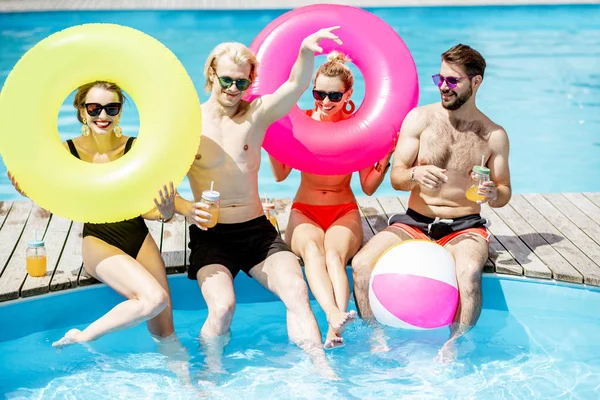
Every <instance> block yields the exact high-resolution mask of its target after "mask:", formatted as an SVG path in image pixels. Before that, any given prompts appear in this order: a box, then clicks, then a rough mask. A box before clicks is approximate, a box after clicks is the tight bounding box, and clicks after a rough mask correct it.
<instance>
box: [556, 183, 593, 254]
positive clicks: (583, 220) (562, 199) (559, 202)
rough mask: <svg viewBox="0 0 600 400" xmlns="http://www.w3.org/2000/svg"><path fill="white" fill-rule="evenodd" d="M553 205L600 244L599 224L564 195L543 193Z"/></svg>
mask: <svg viewBox="0 0 600 400" xmlns="http://www.w3.org/2000/svg"><path fill="white" fill-rule="evenodd" d="M544 197H545V198H546V200H548V201H549V202H550V203H551V204H552V205H553V206H554V207H556V208H557V209H558V210H559V211H560V212H561V213H563V214H564V215H565V216H566V217H567V218H569V219H570V220H571V221H572V222H573V223H574V224H575V225H576V226H577V227H578V228H579V229H581V230H582V231H584V232H585V233H586V234H587V235H588V236H589V237H590V238H592V240H594V241H595V242H596V244H600V225H598V224H597V223H596V222H595V221H593V220H592V219H591V218H590V217H589V216H588V215H586V214H585V213H584V212H583V211H581V210H580V209H579V208H578V207H577V206H576V205H575V204H573V203H572V202H571V201H570V200H569V199H568V198H567V197H566V196H564V195H562V194H560V193H557V194H546V195H544ZM587 202H588V203H589V205H591V206H592V207H593V208H597V207H596V206H595V205H594V204H593V203H591V202H589V201H587Z"/></svg>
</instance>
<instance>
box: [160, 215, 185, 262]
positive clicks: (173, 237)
mask: <svg viewBox="0 0 600 400" xmlns="http://www.w3.org/2000/svg"><path fill="white" fill-rule="evenodd" d="M186 229H187V223H186V220H185V217H184V216H182V215H179V214H177V215H176V216H175V217H173V219H172V220H171V221H169V222H168V223H166V224H164V225H163V235H162V256H163V260H164V261H165V266H166V268H167V273H168V274H172V273H179V272H185V265H186V259H185V257H186V246H187V243H186V233H185V230H186Z"/></svg>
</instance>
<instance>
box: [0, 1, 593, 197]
mask: <svg viewBox="0 0 600 400" xmlns="http://www.w3.org/2000/svg"><path fill="white" fill-rule="evenodd" d="M370 11H371V12H373V13H375V14H376V15H378V16H379V17H381V18H382V19H383V20H385V21H386V22H387V23H388V24H390V25H391V26H392V27H394V29H396V31H397V32H399V34H400V35H401V36H402V38H403V39H404V41H405V42H406V44H407V45H408V47H409V49H410V51H411V52H412V54H413V57H414V59H415V62H416V65H417V68H418V71H419V82H420V87H421V90H420V96H421V97H420V102H419V103H420V104H421V105H422V104H427V103H431V102H437V101H439V92H438V90H437V87H435V86H434V85H433V83H432V81H431V75H432V74H434V73H436V72H438V69H439V64H440V54H441V53H442V52H444V51H445V50H447V49H448V48H449V47H451V46H452V45H454V44H456V43H458V42H462V43H466V44H469V45H471V46H473V47H474V48H476V49H478V50H480V51H481V53H482V54H483V55H484V57H485V58H486V60H487V64H488V68H487V70H486V75H485V80H484V83H483V85H482V87H481V89H480V91H479V93H478V106H479V107H480V108H481V109H482V110H483V111H484V112H485V113H486V114H487V115H488V116H489V117H490V118H492V120H494V121H495V122H497V123H499V124H500V125H502V126H503V127H504V128H505V129H506V130H507V132H508V134H509V137H510V140H511V155H510V163H511V171H512V181H513V182H512V183H513V190H514V192H516V193H532V192H538V193H539V192H541V193H546V192H570V191H600V180H599V179H597V176H598V173H600V158H599V157H598V156H597V154H598V151H600V139H599V137H598V132H599V131H600V112H599V110H600V100H599V99H600V73H599V72H598V71H600V25H599V24H598V23H597V22H594V21H599V20H600V5H582V6H580V5H573V6H515V7H422V8H421V7H414V8H378V9H370ZM282 13H283V11H232V10H227V11H122V12H117V11H110V12H103V11H94V12H84V11H82V12H54V13H45V12H42V13H13V14H0V83H3V82H4V80H5V78H6V76H7V75H8V73H9V72H10V70H11V69H12V67H13V66H14V65H15V63H16V62H17V61H18V59H19V57H21V56H22V55H23V54H24V53H25V52H26V51H27V50H28V49H29V48H31V47H32V46H33V45H35V44H36V43H37V42H38V41H40V40H41V39H43V38H44V37H46V36H48V35H49V34H51V33H54V32H57V31H59V30H61V29H64V28H66V27H69V26H72V25H77V24H83V23H90V22H110V23H117V24H123V25H128V26H132V27H134V28H137V29H140V30H142V31H144V32H146V33H148V34H150V35H152V36H154V37H156V38H157V39H159V40H160V41H161V42H163V43H164V44H165V45H166V46H167V47H169V48H170V49H171V50H172V51H173V52H174V53H175V54H176V55H177V57H179V59H180V60H181V62H182V63H183V65H184V66H185V67H186V69H187V71H188V73H189V74H190V76H191V77H192V80H193V82H194V84H195V86H196V89H197V91H198V93H199V96H200V99H201V100H202V101H205V100H206V99H207V95H206V93H205V92H204V90H203V88H202V87H203V84H204V77H203V72H202V71H203V66H204V61H205V59H206V56H207V55H208V53H209V52H210V51H211V49H212V48H213V47H214V46H215V45H216V44H218V43H220V42H222V41H231V40H234V41H240V42H242V43H245V44H247V45H249V44H250V43H251V42H252V40H253V38H254V37H255V36H256V35H257V34H258V33H259V32H260V31H261V30H262V28H264V27H265V26H266V25H267V24H268V23H269V22H270V21H272V20H273V19H274V18H276V17H278V16H279V15H281V14H282ZM357 29H359V28H358V27H357ZM91 45H92V44H91ZM99 50H100V51H102V52H109V51H110V50H109V49H99ZM322 60H323V58H321V59H320V60H318V62H321V61H322ZM115 62H118V60H115ZM73 68H77V65H73ZM364 88H365V85H364V82H363V80H362V77H361V76H357V80H356V86H355V95H354V98H355V99H356V100H360V99H361V98H362V97H363V95H364ZM40 90H43V88H40ZM71 101H72V99H71V98H69V99H67V100H66V102H65V105H64V106H63V107H62V108H61V110H60V113H59V115H58V126H59V131H60V134H61V139H62V140H66V139H68V138H71V137H73V136H76V135H78V134H79V132H80V124H79V123H78V122H77V119H76V117H75V112H74V110H73V108H72V106H71V105H70V104H71ZM299 104H300V107H301V108H311V107H312V105H313V100H312V98H311V95H310V93H309V92H307V93H305V94H304V96H303V97H302V99H301V100H300V103H299ZM34 117H35V110H32V118H34ZM122 126H123V131H124V133H125V134H126V135H136V132H137V129H138V127H139V119H138V116H137V111H136V110H135V105H134V104H133V103H130V106H129V107H126V108H125V113H124V116H123V119H122ZM12 134H18V132H15V133H12ZM263 154H264V156H263V160H262V164H261V168H260V174H259V187H260V192H261V193H267V194H268V195H269V196H270V197H291V196H293V194H294V193H295V190H296V189H297V187H298V185H299V179H300V175H299V173H298V172H297V171H295V172H293V173H292V175H291V176H290V177H289V178H288V179H287V180H285V181H284V182H281V183H275V181H274V180H273V178H272V176H271V171H270V168H269V165H268V157H266V153H263ZM4 171H5V167H4V165H3V164H1V163H0V200H7V199H16V198H19V195H18V194H17V193H16V192H15V191H14V190H13V189H12V187H11V186H10V183H9V182H8V180H7V178H6V176H5V173H4ZM356 175H357V174H355V177H354V179H353V183H352V187H353V189H354V191H355V193H360V183H359V181H358V178H357V176H356ZM180 191H181V192H182V194H184V196H187V197H189V196H190V191H189V185H188V184H187V182H185V181H184V183H183V184H182V185H181V188H180ZM394 193H395V192H394V190H393V189H392V187H391V185H390V183H389V180H387V179H386V180H385V181H384V183H383V184H382V186H381V187H380V189H379V190H378V192H377V195H391V194H394Z"/></svg>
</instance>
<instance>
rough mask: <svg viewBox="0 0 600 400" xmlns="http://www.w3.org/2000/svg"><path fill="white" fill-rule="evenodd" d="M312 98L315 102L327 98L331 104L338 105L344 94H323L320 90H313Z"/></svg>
mask: <svg viewBox="0 0 600 400" xmlns="http://www.w3.org/2000/svg"><path fill="white" fill-rule="evenodd" d="M312 94H313V97H314V98H315V100H318V101H323V100H325V98H326V97H329V101H331V102H333V103H339V102H340V101H341V100H342V97H344V93H342V92H329V93H327V92H323V91H322V90H316V89H313V91H312Z"/></svg>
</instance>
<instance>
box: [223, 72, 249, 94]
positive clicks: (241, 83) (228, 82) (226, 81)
mask: <svg viewBox="0 0 600 400" xmlns="http://www.w3.org/2000/svg"><path fill="white" fill-rule="evenodd" d="M213 71H214V72H215V75H217V71H215V70H214V69H213ZM217 79H218V80H219V85H221V88H223V89H229V88H230V87H231V86H233V84H234V83H235V86H236V87H237V88H238V89H239V90H240V91H242V92H243V91H244V90H246V89H248V87H250V85H251V84H252V81H250V80H248V79H232V78H230V77H228V76H219V75H217Z"/></svg>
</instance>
